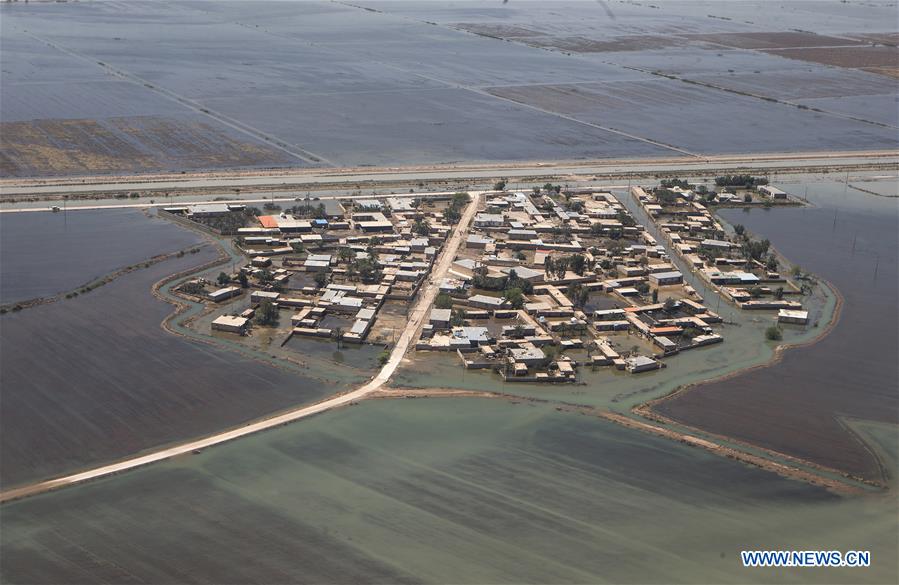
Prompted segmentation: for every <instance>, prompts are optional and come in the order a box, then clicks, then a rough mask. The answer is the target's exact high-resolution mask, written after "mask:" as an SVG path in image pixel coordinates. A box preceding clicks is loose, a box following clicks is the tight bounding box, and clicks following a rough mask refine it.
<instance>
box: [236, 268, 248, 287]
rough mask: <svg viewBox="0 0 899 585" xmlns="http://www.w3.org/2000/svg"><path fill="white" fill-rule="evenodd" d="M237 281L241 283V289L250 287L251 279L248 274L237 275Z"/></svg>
mask: <svg viewBox="0 0 899 585" xmlns="http://www.w3.org/2000/svg"><path fill="white" fill-rule="evenodd" d="M237 280H239V281H240V286H241V288H247V287H248V286H250V279H249V278H247V273H246V272H243V271H241V272H240V273H239V274H238V275H237Z"/></svg>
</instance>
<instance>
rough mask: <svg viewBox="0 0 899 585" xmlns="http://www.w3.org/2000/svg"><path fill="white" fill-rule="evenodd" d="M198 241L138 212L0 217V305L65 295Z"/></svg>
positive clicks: (190, 234)
mask: <svg viewBox="0 0 899 585" xmlns="http://www.w3.org/2000/svg"><path fill="white" fill-rule="evenodd" d="M201 241H202V240H201V238H200V237H199V236H197V235H196V234H194V233H192V232H189V231H187V230H184V229H181V228H178V227H176V226H175V225H173V224H171V223H169V222H167V221H164V220H162V219H157V218H155V217H153V218H151V217H148V216H147V214H145V213H144V212H143V211H138V210H108V211H78V212H73V213H53V214H50V213H16V214H9V213H4V214H0V304H2V305H6V304H10V303H17V302H21V301H27V300H30V299H34V298H36V297H44V296H51V295H55V294H58V293H63V292H68V291H70V290H72V289H74V288H76V287H79V286H81V285H84V284H87V283H89V282H91V281H92V280H95V279H97V278H100V277H101V276H104V275H106V274H107V273H109V272H112V271H114V270H117V269H120V268H124V267H126V266H130V265H133V264H135V263H138V262H142V261H144V260H146V259H148V258H150V257H152V256H156V255H158V254H165V253H169V252H175V251H177V250H181V249H183V248H186V247H188V246H191V245H193V244H197V243H199V242H201Z"/></svg>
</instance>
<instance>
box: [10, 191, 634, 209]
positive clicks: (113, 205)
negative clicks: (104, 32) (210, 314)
mask: <svg viewBox="0 0 899 585" xmlns="http://www.w3.org/2000/svg"><path fill="white" fill-rule="evenodd" d="M624 186H625V185H620V186H617V187H613V188H619V189H620V188H623V187H624ZM602 188H603V189H609V188H610V187H606V186H603V187H602ZM455 192H456V191H422V192H420V193H390V194H389V195H388V194H384V195H377V196H375V195H322V196H320V197H317V198H315V199H309V201H308V203H309V204H310V205H312V206H313V207H314V206H315V205H317V204H318V203H317V202H319V201H321V200H324V199H341V200H343V199H383V198H384V197H414V198H416V199H422V198H428V197H439V196H444V195H452V194H453V193H455ZM304 202H306V201H305V200H304V199H299V200H298V199H297V197H296V195H292V196H290V197H265V198H263V199H244V198H243V197H241V198H238V199H229V200H227V201H222V200H218V201H216V200H214V199H211V200H207V201H177V200H176V201H174V202H163V203H104V204H102V205H80V204H76V205H71V204H70V205H68V206H66V207H65V211H67V212H68V211H92V210H93V211H95V210H98V209H101V210H103V209H149V208H151V207H159V208H161V207H187V206H190V205H208V204H210V203H234V204H239V205H248V204H250V203H291V204H297V205H300V204H302V203H304ZM52 203H53V205H42V206H37V207H10V208H6V209H0V213H26V212H33V211H52V210H53V207H59V208H60V209H62V205H59V203H60V202H59V201H53V202H52ZM79 203H81V202H79ZM272 213H274V212H272Z"/></svg>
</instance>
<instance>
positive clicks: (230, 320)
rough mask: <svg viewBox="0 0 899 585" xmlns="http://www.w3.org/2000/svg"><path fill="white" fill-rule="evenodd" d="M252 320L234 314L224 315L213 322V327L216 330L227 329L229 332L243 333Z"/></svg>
mask: <svg viewBox="0 0 899 585" xmlns="http://www.w3.org/2000/svg"><path fill="white" fill-rule="evenodd" d="M249 323H250V320H249V319H247V318H246V317H236V316H234V315H222V316H221V317H217V318H216V319H215V320H214V321H213V322H212V328H213V329H214V330H216V331H227V332H228V333H240V334H243V333H245V332H246V330H247V326H248V325H249Z"/></svg>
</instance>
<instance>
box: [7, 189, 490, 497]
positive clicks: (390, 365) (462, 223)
mask: <svg viewBox="0 0 899 585" xmlns="http://www.w3.org/2000/svg"><path fill="white" fill-rule="evenodd" d="M483 194H484V192H472V193H471V196H472V200H471V202H470V203H469V204H468V207H467V208H466V209H465V212H464V213H463V214H462V218H461V219H460V220H459V224H458V225H457V226H456V229H454V230H453V232H452V234H451V235H450V237H449V239H447V241H446V244H445V245H444V246H443V250H442V251H441V253H440V257H439V258H438V260H437V262H436V263H435V264H434V269H433V270H432V271H431V274H430V275H429V281H428V284H427V285H425V286H423V287H422V289H421V290H420V291H419V295H418V299H417V300H416V302H415V305H414V306H413V308H412V310H411V311H410V313H409V323H408V326H407V327H406V329H405V330H404V331H403V333H402V334H401V335H400V337H399V339H398V340H397V342H396V345H395V346H394V347H393V350H392V351H391V353H390V359H388V360H387V363H385V364H384V367H382V368H381V370H380V371H379V372H378V373H377V375H375V377H374V378H372V379H371V380H369V381H368V382H367V383H366V384H364V385H363V386H361V387H359V388H357V389H356V390H352V391H350V392H347V393H345V394H340V395H337V396H334V397H332V398H329V399H327V400H324V401H322V402H319V403H317V404H312V405H310V406H304V407H302V408H297V409H295V410H291V411H289V412H285V413H283V414H280V415H278V416H274V417H272V418H268V419H265V420H261V421H257V422H254V423H250V424H248V425H245V426H243V427H240V428H237V429H232V430H229V431H225V432H222V433H218V434H215V435H212V436H209V437H205V438H202V439H197V440H195V441H190V442H188V443H182V444H180V445H176V446H174V447H169V448H167V449H161V450H159V451H155V452H153V453H149V454H147V455H141V456H139V457H133V458H131V459H126V460H125V461H119V462H118V463H111V464H109V465H104V466H102V467H96V468H94V469H90V470H87V471H82V472H80V473H75V474H72V475H67V476H65V477H60V478H57V479H51V480H47V481H43V482H39V483H35V484H31V485H26V486H22V487H18V488H14V489H10V490H7V491H4V492H2V493H0V502H8V501H10V500H16V499H21V498H26V497H29V496H34V495H37V494H40V493H44V492H48V491H51V490H54V489H59V488H62V487H65V486H70V485H74V484H78V483H82V482H85V481H90V480H93V479H98V478H101V477H105V476H108V475H113V474H116V473H121V472H123V471H128V470H131V469H135V468H137V467H141V466H143V465H149V464H150V463H156V462H157V461H163V460H165V459H169V458H171V457H176V456H178V455H185V454H187V453H191V452H193V451H196V450H200V449H205V448H207V447H212V446H213V445H220V444H222V443H225V442H227V441H231V440H233V439H238V438H240V437H245V436H247V435H251V434H253V433H258V432H260V431H264V430H266V429H271V428H274V427H277V426H280V425H284V424H287V423H291V422H294V421H297V420H300V419H302V418H306V417H309V416H313V415H315V414H319V413H322V412H325V411H328V410H331V409H333V408H337V407H340V406H344V405H347V404H351V403H353V402H355V401H357V400H361V399H362V398H365V397H366V396H368V395H369V394H371V393H373V392H376V391H377V390H379V389H380V388H381V387H383V386H384V384H386V383H387V382H388V381H389V380H390V377H391V376H393V373H394V372H395V371H396V369H397V368H398V367H399V365H400V363H402V361H403V357H404V356H405V355H406V352H407V351H408V349H409V346H410V345H411V344H412V342H413V341H414V340H415V338H416V333H417V332H418V329H419V327H420V326H421V324H422V321H423V319H424V318H425V316H426V315H427V314H428V312H429V310H430V308H431V305H432V304H433V303H434V299H435V298H436V297H437V293H438V292H439V290H440V281H441V280H442V279H443V277H444V276H445V275H446V273H447V271H448V270H449V268H450V266H451V265H452V263H453V259H454V258H455V257H456V252H457V251H458V250H459V246H460V245H461V243H462V240H463V238H464V237H465V233H466V232H467V231H468V227H469V225H470V224H471V221H472V219H473V218H474V215H475V213H476V212H477V208H478V203H479V202H480V200H481V198H482V196H483Z"/></svg>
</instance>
